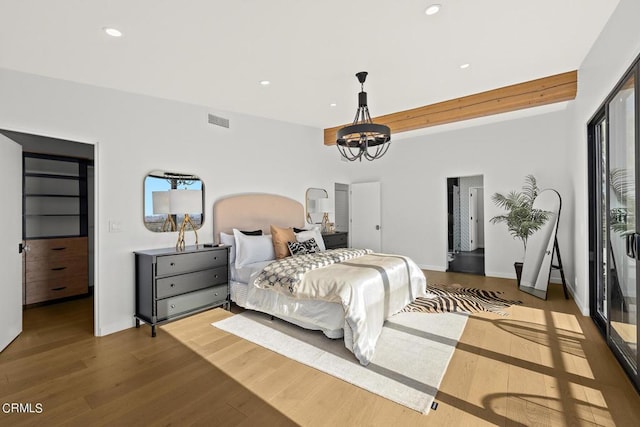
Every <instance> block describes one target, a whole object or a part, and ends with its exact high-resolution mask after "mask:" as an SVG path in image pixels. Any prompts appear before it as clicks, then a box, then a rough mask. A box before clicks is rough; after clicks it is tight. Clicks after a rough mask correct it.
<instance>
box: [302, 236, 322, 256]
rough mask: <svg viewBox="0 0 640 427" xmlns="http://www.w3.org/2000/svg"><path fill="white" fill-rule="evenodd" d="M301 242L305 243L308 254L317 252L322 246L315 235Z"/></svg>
mask: <svg viewBox="0 0 640 427" xmlns="http://www.w3.org/2000/svg"><path fill="white" fill-rule="evenodd" d="M300 243H302V244H303V245H304V247H305V249H306V250H307V253H308V254H315V253H317V252H320V247H319V246H318V244H317V243H316V239H314V238H313V237H312V238H310V239H309V240H305V241H304V242H300Z"/></svg>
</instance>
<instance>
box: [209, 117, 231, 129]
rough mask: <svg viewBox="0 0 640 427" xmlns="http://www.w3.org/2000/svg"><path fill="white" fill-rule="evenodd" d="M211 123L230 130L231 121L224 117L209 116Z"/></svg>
mask: <svg viewBox="0 0 640 427" xmlns="http://www.w3.org/2000/svg"><path fill="white" fill-rule="evenodd" d="M209 123H211V124H212V125H216V126H222V127H223V128H227V129H229V119H225V118H224V117H219V116H214V115H213V114H209Z"/></svg>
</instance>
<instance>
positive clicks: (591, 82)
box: [567, 0, 640, 315]
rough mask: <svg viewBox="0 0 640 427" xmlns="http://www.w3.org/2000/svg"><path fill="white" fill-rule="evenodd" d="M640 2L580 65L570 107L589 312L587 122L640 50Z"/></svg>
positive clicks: (577, 235) (579, 270)
mask: <svg viewBox="0 0 640 427" xmlns="http://www.w3.org/2000/svg"><path fill="white" fill-rule="evenodd" d="M638 16H640V2H639V1H638V0H620V3H619V5H618V7H617V9H616V10H615V12H614V13H613V15H612V16H611V18H610V19H609V22H608V23H607V25H606V26H605V28H604V29H603V30H602V32H601V33H600V36H599V37H598V39H597V40H596V42H595V43H594V45H593V47H592V48H591V50H590V51H589V53H588V54H587V56H586V57H585V59H584V61H583V63H582V65H581V66H580V68H579V69H578V95H577V97H576V99H575V101H574V102H573V103H572V105H571V108H570V110H569V111H570V114H571V122H570V125H571V127H570V135H569V140H568V144H567V150H568V151H569V152H570V153H571V154H570V155H571V158H573V159H575V160H574V161H573V162H572V171H571V175H570V179H571V186H572V188H573V193H574V194H575V202H574V203H575V206H576V209H574V212H575V217H574V221H573V226H574V230H575V231H574V246H575V255H574V261H573V263H574V264H575V276H574V277H573V276H570V277H573V281H574V283H575V289H574V298H575V300H576V303H577V304H578V306H579V307H580V309H581V311H582V313H583V314H585V315H586V314H588V313H589V271H588V267H589V265H588V260H589V258H588V256H589V255H588V238H589V235H588V197H587V196H588V194H587V192H588V187H587V123H588V122H589V119H590V118H591V116H592V115H593V114H595V112H596V111H597V109H598V107H599V106H600V105H601V104H602V102H603V101H604V99H605V98H606V97H607V95H608V94H609V93H610V92H611V91H612V89H613V87H614V86H615V85H616V83H617V82H618V80H620V78H621V77H622V76H623V74H624V72H625V71H626V70H627V68H628V67H629V66H630V65H631V64H632V63H633V61H634V59H635V58H636V57H637V56H638V55H639V54H640V32H639V31H638Z"/></svg>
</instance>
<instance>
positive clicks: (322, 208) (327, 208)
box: [316, 199, 333, 213]
mask: <svg viewBox="0 0 640 427" xmlns="http://www.w3.org/2000/svg"><path fill="white" fill-rule="evenodd" d="M316 212H322V213H326V212H333V203H332V202H331V200H329V199H318V200H316Z"/></svg>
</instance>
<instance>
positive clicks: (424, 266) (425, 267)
mask: <svg viewBox="0 0 640 427" xmlns="http://www.w3.org/2000/svg"><path fill="white" fill-rule="evenodd" d="M418 267H420V269H421V270H432V271H441V272H443V273H444V272H445V271H447V268H446V267H443V266H441V265H427V264H418Z"/></svg>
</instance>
